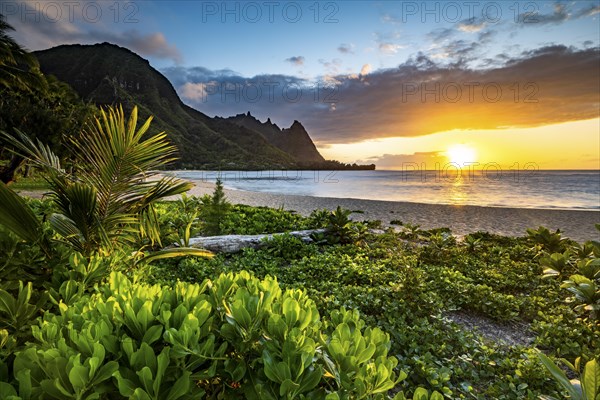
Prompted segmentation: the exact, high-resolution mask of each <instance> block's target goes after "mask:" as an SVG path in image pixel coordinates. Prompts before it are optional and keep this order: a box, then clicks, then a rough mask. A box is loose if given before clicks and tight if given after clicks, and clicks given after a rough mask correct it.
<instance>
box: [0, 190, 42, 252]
mask: <svg viewBox="0 0 600 400" xmlns="http://www.w3.org/2000/svg"><path fill="white" fill-rule="evenodd" d="M0 224H2V225H4V226H5V227H6V228H8V229H9V230H10V231H11V232H13V233H14V234H15V235H17V236H18V237H20V238H21V239H23V240H27V241H29V242H33V243H35V242H40V241H44V240H45V239H44V236H43V228H42V223H41V222H40V221H39V220H38V218H37V217H36V216H35V214H34V213H33V211H32V210H31V208H29V206H28V205H27V204H26V203H25V201H24V200H23V198H21V196H19V195H18V194H17V193H15V192H14V191H13V190H12V189H10V188H9V187H8V186H6V184H4V183H3V182H0Z"/></svg>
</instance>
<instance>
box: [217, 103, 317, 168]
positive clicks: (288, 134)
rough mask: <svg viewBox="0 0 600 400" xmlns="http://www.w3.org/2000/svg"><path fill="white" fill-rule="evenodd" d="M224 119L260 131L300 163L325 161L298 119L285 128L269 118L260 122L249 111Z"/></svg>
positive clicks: (270, 141)
mask: <svg viewBox="0 0 600 400" xmlns="http://www.w3.org/2000/svg"><path fill="white" fill-rule="evenodd" d="M225 121H229V122H233V123H234V124H236V125H239V126H243V127H245V128H248V129H250V130H253V131H255V132H259V133H261V134H262V135H263V136H264V137H265V138H266V139H267V140H268V141H269V143H271V144H272V145H274V146H275V147H277V148H278V149H280V150H282V151H285V152H286V153H288V154H291V155H292V156H293V157H294V158H295V159H296V160H298V161H299V162H300V163H320V162H324V161H325V159H324V158H323V156H322V155H321V154H320V153H319V151H318V150H317V147H316V146H315V144H314V143H313V141H312V140H311V139H310V136H308V132H306V129H304V127H303V126H302V124H301V123H300V122H298V121H294V123H293V124H292V126H290V127H289V128H287V129H280V128H279V127H278V126H277V125H276V124H274V123H272V122H271V119H270V118H269V119H267V121H265V122H260V121H259V120H258V119H256V118H254V117H253V116H252V115H251V114H250V111H248V113H247V114H238V115H236V116H235V117H229V118H226V119H225Z"/></svg>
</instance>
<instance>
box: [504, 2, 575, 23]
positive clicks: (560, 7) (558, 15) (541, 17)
mask: <svg viewBox="0 0 600 400" xmlns="http://www.w3.org/2000/svg"><path fill="white" fill-rule="evenodd" d="M567 19H569V13H568V12H567V6H566V5H565V4H562V3H555V4H554V12H552V13H551V14H541V13H539V12H538V11H537V10H533V11H530V12H525V13H521V14H519V15H518V16H517V18H516V22H517V23H518V24H522V25H536V24H540V25H544V24H560V23H562V22H564V21H566V20H567Z"/></svg>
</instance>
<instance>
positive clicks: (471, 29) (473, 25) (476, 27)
mask: <svg viewBox="0 0 600 400" xmlns="http://www.w3.org/2000/svg"><path fill="white" fill-rule="evenodd" d="M457 28H458V30H459V31H462V32H468V33H475V32H479V31H480V30H482V29H483V28H485V21H478V20H477V19H476V18H475V17H472V18H469V19H465V20H463V21H461V22H459V23H458V24H457Z"/></svg>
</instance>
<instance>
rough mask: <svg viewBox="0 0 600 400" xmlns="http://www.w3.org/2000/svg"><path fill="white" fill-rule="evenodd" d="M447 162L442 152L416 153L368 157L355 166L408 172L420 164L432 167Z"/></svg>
mask: <svg viewBox="0 0 600 400" xmlns="http://www.w3.org/2000/svg"><path fill="white" fill-rule="evenodd" d="M447 162H448V157H446V156H445V155H444V152H442V151H428V152H417V153H413V154H383V155H381V156H375V157H370V158H368V159H366V160H358V161H357V164H375V165H377V167H378V168H380V169H386V168H399V167H402V168H403V169H404V168H405V169H406V170H407V171H410V170H411V169H412V168H417V169H418V168H420V167H421V164H423V163H424V164H425V165H426V166H429V167H432V166H434V165H435V164H436V163H438V164H440V165H443V164H446V163H447Z"/></svg>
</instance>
